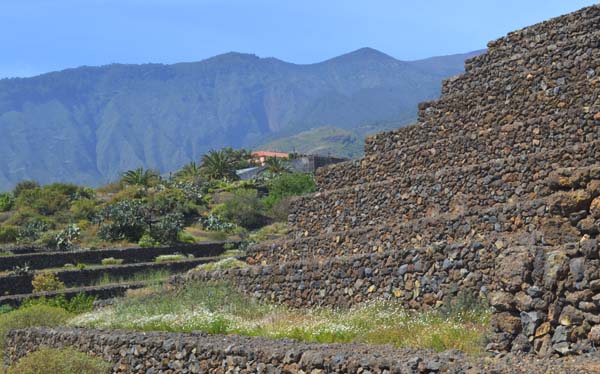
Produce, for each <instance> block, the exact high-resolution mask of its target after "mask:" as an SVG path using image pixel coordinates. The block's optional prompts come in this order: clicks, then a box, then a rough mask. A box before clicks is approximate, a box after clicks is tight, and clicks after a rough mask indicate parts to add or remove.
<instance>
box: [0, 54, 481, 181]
mask: <svg viewBox="0 0 600 374" xmlns="http://www.w3.org/2000/svg"><path fill="white" fill-rule="evenodd" d="M472 55H473V53H469V54H462V55H452V56H451V57H450V56H447V57H446V58H444V57H440V58H439V59H438V60H433V62H431V61H429V62H426V63H420V62H419V61H420V60H417V61H413V62H406V61H401V60H396V59H394V58H393V57H391V56H388V55H386V54H384V53H382V52H379V51H377V50H374V49H369V48H362V49H359V50H357V51H353V52H350V53H347V54H344V55H341V56H337V57H334V58H331V59H328V60H325V61H322V62H319V63H314V64H294V63H288V62H285V61H282V60H279V59H276V58H273V57H264V58H263V57H258V56H256V55H253V54H243V53H238V52H230V53H226V54H222V55H218V56H214V57H211V58H208V59H204V60H202V61H199V62H181V63H176V64H155V63H150V64H140V65H136V64H109V65H103V66H98V67H90V66H86V67H79V68H69V69H65V70H61V71H57V72H50V73H45V74H41V75H38V76H35V77H31V78H5V79H1V80H0V132H1V133H2V134H3V135H4V136H2V137H0V159H2V160H6V161H5V162H3V163H1V164H0V190H5V189H9V188H11V187H12V186H14V184H15V183H16V182H18V181H19V180H22V179H35V180H37V181H39V182H41V183H50V182H54V181H71V182H75V183H80V184H87V185H98V184H101V183H106V182H109V181H111V180H114V179H115V178H117V177H118V176H119V174H120V173H121V172H123V171H125V170H128V169H132V168H135V167H140V166H143V167H149V168H155V169H159V170H160V171H161V172H163V173H166V172H169V171H171V170H175V169H177V168H178V167H180V166H181V165H182V164H184V163H186V162H189V161H191V160H197V159H198V158H199V157H200V156H201V155H202V154H203V153H205V152H206V151H208V150H209V149H211V148H219V147H223V146H233V147H254V146H257V145H259V144H263V143H265V140H266V139H277V138H281V137H284V136H291V135H294V134H297V133H300V132H302V131H306V130H308V129H311V128H315V127H321V126H335V127H339V128H341V129H345V130H352V129H353V128H355V127H357V126H360V125H364V124H369V123H375V122H397V121H399V120H402V122H403V123H408V122H410V119H411V118H414V114H415V113H416V103H418V102H419V101H423V100H429V99H433V98H435V97H437V95H438V94H439V89H440V88H439V87H440V85H439V84H440V81H441V80H442V79H443V78H446V77H447V76H449V75H453V74H450V73H454V74H457V73H459V72H461V71H462V69H463V61H464V59H465V58H468V57H470V56H472ZM444 61H447V63H444ZM459 65H460V68H459ZM439 66H443V69H440V68H439Z"/></svg>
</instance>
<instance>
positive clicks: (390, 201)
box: [288, 152, 600, 235]
mask: <svg viewBox="0 0 600 374" xmlns="http://www.w3.org/2000/svg"><path fill="white" fill-rule="evenodd" d="M581 155H582V153H579V156H581ZM553 156H555V157H550V156H548V157H544V155H541V154H540V155H537V157H535V158H533V157H531V158H529V159H528V160H527V161H529V162H527V163H524V162H523V159H517V158H513V159H507V160H502V161H499V162H496V163H493V164H492V163H488V164H484V165H474V166H469V167H465V168H455V169H449V170H448V171H447V172H445V173H440V174H420V175H415V176H410V177H406V178H403V179H388V180H385V181H383V182H376V183H366V184H361V185H356V186H353V187H346V188H342V189H337V190H332V191H325V192H319V193H316V194H313V195H308V196H304V197H301V198H298V199H296V200H295V201H294V203H293V204H292V206H291V207H290V215H289V220H288V221H289V223H290V226H291V227H292V228H293V229H294V230H297V231H306V232H308V234H309V235H315V234H318V233H319V232H326V231H328V230H329V231H340V230H345V229H346V230H347V229H353V228H357V227H362V226H368V225H379V224H383V223H385V222H388V221H394V220H397V221H400V222H402V221H406V220H412V219H418V218H426V217H435V216H437V215H439V214H443V213H445V212H451V213H452V212H460V211H463V210H470V209H480V207H491V206H494V205H497V204H503V203H507V202H515V201H519V200H527V199H537V198H541V197H544V196H548V195H550V194H551V193H553V191H552V189H551V188H550V186H549V184H548V183H547V182H546V181H545V180H546V179H547V178H548V177H549V176H550V175H551V174H552V173H553V172H556V171H558V170H560V169H561V166H563V165H574V164H576V163H575V162H573V160H572V159H568V157H567V158H565V155H564V154H561V153H560V152H556V153H554V154H553ZM588 162H589V163H591V164H587V163H588ZM582 164H583V165H585V167H580V168H573V169H574V170H581V171H587V172H589V171H590V170H593V173H594V175H595V177H597V178H600V164H596V159H595V158H591V157H589V158H585V159H584V161H582ZM586 164H587V165H586Z"/></svg>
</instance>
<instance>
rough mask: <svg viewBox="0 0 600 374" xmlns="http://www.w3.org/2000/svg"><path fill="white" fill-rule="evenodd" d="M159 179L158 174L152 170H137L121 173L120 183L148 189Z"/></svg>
mask: <svg viewBox="0 0 600 374" xmlns="http://www.w3.org/2000/svg"><path fill="white" fill-rule="evenodd" d="M159 179H160V177H159V175H158V172H156V171H155V170H152V169H144V168H137V169H134V170H129V171H126V172H125V173H123V176H122V177H121V183H123V184H126V185H136V186H142V187H144V188H148V187H151V186H154V185H156V183H158V181H159Z"/></svg>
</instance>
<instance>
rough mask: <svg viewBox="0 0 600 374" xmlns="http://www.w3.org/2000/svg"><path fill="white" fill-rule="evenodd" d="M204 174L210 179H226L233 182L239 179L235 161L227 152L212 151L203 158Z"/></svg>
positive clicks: (202, 167)
mask: <svg viewBox="0 0 600 374" xmlns="http://www.w3.org/2000/svg"><path fill="white" fill-rule="evenodd" d="M201 169H202V172H203V174H204V175H206V176H207V177H208V178H210V179H224V180H226V181H232V180H236V179H237V174H236V173H235V167H234V163H233V160H232V159H231V157H230V155H229V153H228V152H227V151H224V150H221V151H215V150H211V151H209V152H208V153H207V154H205V155H204V156H202V166H201Z"/></svg>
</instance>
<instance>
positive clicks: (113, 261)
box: [101, 257, 124, 266]
mask: <svg viewBox="0 0 600 374" xmlns="http://www.w3.org/2000/svg"><path fill="white" fill-rule="evenodd" d="M123 261H124V260H123V259H122V258H114V257H107V258H103V259H102V261H101V262H102V265H105V266H108V265H121V264H122V263H123Z"/></svg>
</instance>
